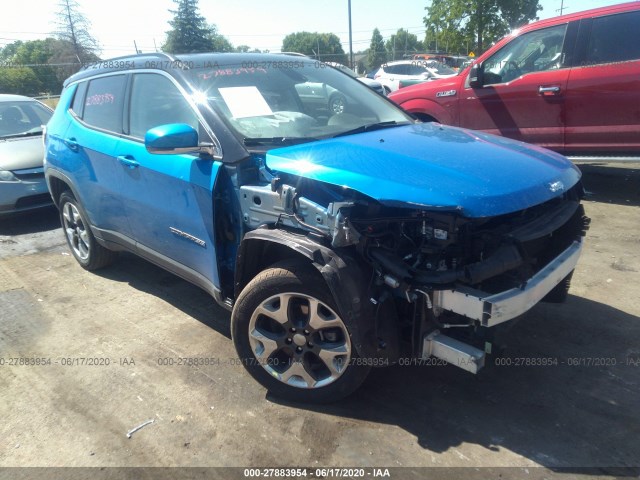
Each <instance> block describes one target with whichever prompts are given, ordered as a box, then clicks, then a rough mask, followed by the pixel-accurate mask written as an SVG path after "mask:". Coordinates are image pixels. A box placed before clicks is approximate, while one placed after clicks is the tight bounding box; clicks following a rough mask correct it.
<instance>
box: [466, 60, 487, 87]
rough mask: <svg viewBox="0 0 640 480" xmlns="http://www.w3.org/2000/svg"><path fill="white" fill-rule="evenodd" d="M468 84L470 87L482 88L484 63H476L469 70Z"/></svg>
mask: <svg viewBox="0 0 640 480" xmlns="http://www.w3.org/2000/svg"><path fill="white" fill-rule="evenodd" d="M469 86H470V87H471V88H482V87H483V86H484V65H483V64H482V63H476V64H475V65H473V67H471V70H470V71H469Z"/></svg>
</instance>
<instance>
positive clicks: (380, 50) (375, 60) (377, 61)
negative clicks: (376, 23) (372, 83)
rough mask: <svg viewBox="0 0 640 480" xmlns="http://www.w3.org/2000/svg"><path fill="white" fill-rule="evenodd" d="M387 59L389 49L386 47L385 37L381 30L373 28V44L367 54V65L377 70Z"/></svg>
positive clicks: (370, 68)
mask: <svg viewBox="0 0 640 480" xmlns="http://www.w3.org/2000/svg"><path fill="white" fill-rule="evenodd" d="M386 61H387V50H386V49H385V48H384V39H383V38H382V35H381V34H380V30H378V29H377V28H374V29H373V34H372V35H371V45H370V46H369V53H368V54H367V65H368V66H369V70H375V69H378V68H380V65H382V64H383V63H385V62H386Z"/></svg>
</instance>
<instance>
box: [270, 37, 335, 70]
mask: <svg viewBox="0 0 640 480" xmlns="http://www.w3.org/2000/svg"><path fill="white" fill-rule="evenodd" d="M282 51H283V52H297V53H302V54H304V55H308V56H310V57H314V58H317V59H318V60H321V61H323V62H337V63H341V64H343V65H346V63H347V55H346V54H345V53H344V50H343V49H342V43H341V42H340V38H339V37H338V36H337V35H335V34H333V33H317V32H315V33H310V32H296V33H290V34H289V35H287V36H286V37H284V40H283V41H282Z"/></svg>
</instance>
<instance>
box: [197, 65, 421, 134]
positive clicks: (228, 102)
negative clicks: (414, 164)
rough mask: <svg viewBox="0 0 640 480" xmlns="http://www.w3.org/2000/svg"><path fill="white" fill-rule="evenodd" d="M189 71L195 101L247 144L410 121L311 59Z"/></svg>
mask: <svg viewBox="0 0 640 480" xmlns="http://www.w3.org/2000/svg"><path fill="white" fill-rule="evenodd" d="M251 58H255V57H251ZM189 73H190V75H192V78H193V83H194V87H195V88H196V89H197V93H196V94H195V95H194V97H195V99H196V101H198V100H199V101H201V102H203V101H207V102H208V103H209V105H211V106H212V108H214V109H215V110H216V111H217V112H218V113H219V115H220V116H221V117H222V118H223V119H224V120H225V121H226V123H227V124H228V125H229V126H230V127H231V128H232V129H233V130H234V131H235V132H236V133H237V134H238V136H239V137H240V138H242V139H243V140H244V142H245V145H250V144H251V145H252V144H256V143H259V144H266V143H269V142H270V141H272V143H274V144H281V143H282V142H283V141H285V140H287V141H295V140H296V139H297V140H298V141H307V140H313V139H319V138H328V137H333V136H336V135H339V134H342V133H345V132H348V131H351V130H355V129H358V128H360V127H364V126H367V127H368V126H371V125H374V124H375V125H378V124H384V125H385V127H392V126H395V125H399V124H407V123H411V122H412V120H411V119H410V117H409V116H408V115H407V114H405V113H404V112H403V111H402V110H401V109H399V108H397V107H395V106H394V105H393V104H391V103H390V102H388V101H386V100H385V99H383V98H382V97H380V96H379V95H378V94H377V93H375V92H374V91H373V90H371V89H370V88H369V87H367V86H365V85H364V84H362V83H361V82H359V81H357V80H355V79H353V78H350V77H348V76H347V75H343V74H342V73H341V72H339V71H337V70H335V69H334V68H332V67H330V66H328V65H326V64H325V63H322V62H317V61H313V60H309V59H304V60H303V59H295V60H293V59H287V60H286V61H282V60H281V61H257V62H251V61H247V62H242V64H227V65H219V66H217V67H216V68H212V69H194V70H191V71H190V72H189ZM197 97H200V98H197Z"/></svg>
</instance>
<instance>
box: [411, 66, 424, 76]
mask: <svg viewBox="0 0 640 480" xmlns="http://www.w3.org/2000/svg"><path fill="white" fill-rule="evenodd" d="M426 71H427V69H426V68H425V67H423V66H422V65H408V72H407V75H422V74H423V73H424V72H426Z"/></svg>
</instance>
